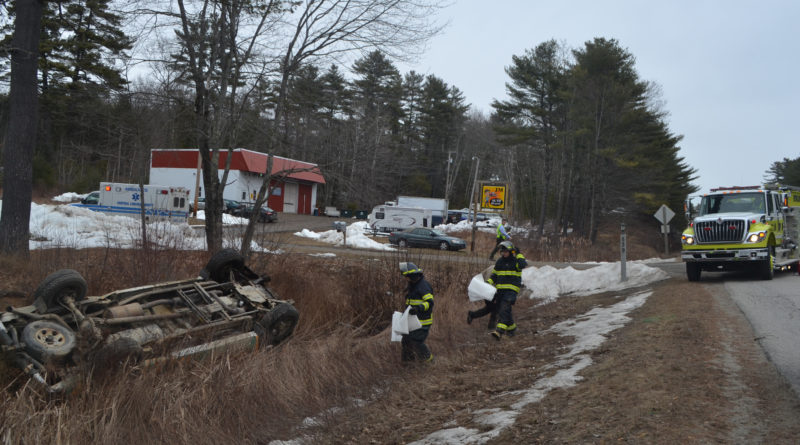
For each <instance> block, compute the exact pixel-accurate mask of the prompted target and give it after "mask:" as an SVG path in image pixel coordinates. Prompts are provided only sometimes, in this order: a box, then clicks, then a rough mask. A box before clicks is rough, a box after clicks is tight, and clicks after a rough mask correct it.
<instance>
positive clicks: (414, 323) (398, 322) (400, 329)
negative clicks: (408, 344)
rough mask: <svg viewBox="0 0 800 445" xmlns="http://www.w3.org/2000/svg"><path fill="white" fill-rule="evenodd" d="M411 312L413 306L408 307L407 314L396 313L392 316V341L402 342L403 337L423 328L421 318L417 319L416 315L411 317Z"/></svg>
mask: <svg viewBox="0 0 800 445" xmlns="http://www.w3.org/2000/svg"><path fill="white" fill-rule="evenodd" d="M410 310H411V306H407V307H406V310H405V312H402V313H400V312H397V311H395V312H394V313H393V314H392V340H391V341H400V340H402V336H403V335H404V334H408V333H409V332H411V331H413V330H416V329H419V328H421V327H422V323H420V322H419V318H417V316H416V315H410V314H409V313H408V312H409V311H410Z"/></svg>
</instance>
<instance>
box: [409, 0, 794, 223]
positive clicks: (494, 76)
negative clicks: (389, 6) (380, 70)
mask: <svg viewBox="0 0 800 445" xmlns="http://www.w3.org/2000/svg"><path fill="white" fill-rule="evenodd" d="M442 18H443V19H444V20H449V22H450V24H449V26H448V27H447V28H446V29H445V30H444V32H443V33H442V34H441V35H439V36H438V37H435V38H434V39H433V40H432V41H431V42H430V47H429V49H428V51H427V53H426V54H425V56H424V58H423V59H421V60H420V61H419V63H417V64H415V65H408V66H406V65H402V64H400V65H398V66H399V67H401V71H403V72H405V71H408V70H411V69H413V70H415V71H417V72H420V73H423V74H434V75H436V76H437V77H440V78H441V79H443V80H444V81H445V82H447V83H448V84H450V85H452V86H456V87H458V88H459V89H460V90H461V91H462V92H463V93H464V96H465V97H466V100H467V102H468V103H470V104H472V105H473V106H474V107H475V108H476V109H478V110H482V111H483V112H484V113H486V114H488V113H490V112H491V110H492V109H491V106H490V104H491V102H492V100H493V99H500V100H503V99H506V94H505V82H506V81H507V80H508V77H507V76H506V74H505V71H504V68H505V67H506V66H508V65H510V64H511V56H512V55H522V54H524V51H525V50H526V49H530V48H534V47H536V45H538V44H539V43H542V42H544V41H546V40H549V39H556V40H558V41H561V42H564V43H566V45H568V46H569V47H570V48H578V47H582V46H583V44H584V42H586V41H588V40H592V39H593V38H595V37H605V38H609V39H611V38H614V39H617V40H618V41H619V44H620V46H622V47H623V48H627V50H628V51H629V52H630V53H631V54H633V56H634V57H635V58H636V70H637V72H638V73H639V76H640V77H641V79H642V80H647V81H652V82H655V83H657V84H659V85H661V87H662V96H663V100H664V101H665V105H664V110H665V111H667V112H669V117H668V123H669V128H670V130H671V131H672V132H673V133H674V134H678V135H683V137H684V139H683V141H681V143H680V147H681V152H680V154H681V156H683V157H684V158H685V159H686V162H687V163H688V164H689V165H690V166H691V167H693V168H695V169H696V170H697V176H698V179H697V180H696V181H695V185H697V186H699V187H701V192H703V191H707V190H708V189H709V188H711V187H716V186H730V185H756V184H761V183H762V182H763V176H764V173H765V171H766V170H767V169H768V168H769V167H770V165H771V164H772V163H773V162H775V161H779V160H782V159H783V158H785V157H786V158H797V157H800V143H799V142H798V140H799V139H800V137H798V133H800V117H798V116H800V114H798V113H799V112H798V109H797V108H798V106H800V1H791V0H785V1H781V0H761V1H744V0H725V1H723V0H718V1H708V0H693V1H685V0H680V1H675V0H670V1H660V2H656V1H649V2H648V1H641V0H640V1H634V0H617V1H614V0H606V1H596V0H580V1H569V0H564V1H552V0H548V1H539V0H497V1H495V2H487V1H485V0H456V1H455V2H454V3H453V5H452V6H450V7H449V8H447V9H446V10H444V11H443V12H442ZM796 185H800V184H796ZM673 210H678V209H673Z"/></svg>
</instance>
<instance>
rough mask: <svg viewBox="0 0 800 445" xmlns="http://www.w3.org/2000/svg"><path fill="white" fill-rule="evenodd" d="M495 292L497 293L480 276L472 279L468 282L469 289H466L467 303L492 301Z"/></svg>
mask: <svg viewBox="0 0 800 445" xmlns="http://www.w3.org/2000/svg"><path fill="white" fill-rule="evenodd" d="M495 292H497V289H495V288H494V286H492V285H491V284H489V283H487V282H486V281H485V280H484V279H483V275H481V274H478V275H475V276H474V277H472V281H470V283H469V287H468V288H467V295H468V296H469V301H481V300H488V301H492V300H493V299H494V293H495Z"/></svg>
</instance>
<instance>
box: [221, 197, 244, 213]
mask: <svg viewBox="0 0 800 445" xmlns="http://www.w3.org/2000/svg"><path fill="white" fill-rule="evenodd" d="M223 201H224V202H225V206H224V207H223V208H222V212H223V213H233V211H234V210H236V209H238V208H239V207H240V206H241V205H242V203H240V202H239V201H234V200H232V199H223Z"/></svg>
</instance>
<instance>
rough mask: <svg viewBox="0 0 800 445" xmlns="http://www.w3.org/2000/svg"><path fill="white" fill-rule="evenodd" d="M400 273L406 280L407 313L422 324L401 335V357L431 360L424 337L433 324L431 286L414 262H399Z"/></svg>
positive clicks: (426, 336)
mask: <svg viewBox="0 0 800 445" xmlns="http://www.w3.org/2000/svg"><path fill="white" fill-rule="evenodd" d="M400 273H402V274H403V276H404V277H406V279H407V280H408V288H407V289H406V305H407V306H410V307H411V309H410V310H409V314H411V315H416V316H417V318H419V322H420V324H421V325H422V327H421V328H419V329H415V330H413V331H411V332H409V333H408V334H404V335H403V338H402V340H401V344H402V348H403V349H402V354H401V358H402V360H403V361H411V360H421V361H431V360H433V354H431V351H430V349H428V346H427V345H425V339H427V338H428V332H429V331H430V329H431V325H433V288H432V287H431V285H430V284H429V283H428V282H427V281H426V280H425V277H424V276H423V275H422V269H420V268H419V267H417V265H416V264H414V263H408V262H403V263H400Z"/></svg>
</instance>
